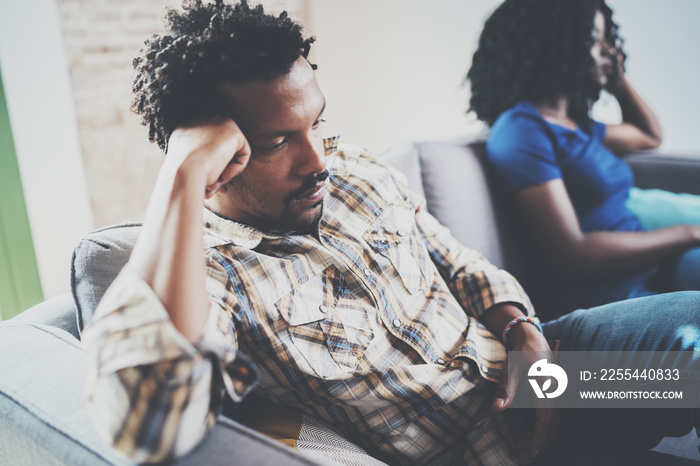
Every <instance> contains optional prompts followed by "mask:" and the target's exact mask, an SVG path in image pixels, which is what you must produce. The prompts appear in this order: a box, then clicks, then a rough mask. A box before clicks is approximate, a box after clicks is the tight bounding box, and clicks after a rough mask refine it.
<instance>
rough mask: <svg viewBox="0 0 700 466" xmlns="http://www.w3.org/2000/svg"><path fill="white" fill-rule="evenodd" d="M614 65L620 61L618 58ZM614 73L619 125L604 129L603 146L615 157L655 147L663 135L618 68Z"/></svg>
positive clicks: (620, 67) (642, 101)
mask: <svg viewBox="0 0 700 466" xmlns="http://www.w3.org/2000/svg"><path fill="white" fill-rule="evenodd" d="M617 62H618V63H621V62H622V60H621V59H619V58H618V60H617ZM618 71H619V79H618V82H617V86H616V87H615V89H613V90H612V93H613V95H614V96H615V98H616V99H617V101H618V103H619V104H620V109H621V110H622V123H620V124H617V125H607V127H606V131H605V138H604V139H603V144H605V146H606V147H608V149H610V150H611V151H613V152H615V153H616V154H619V153H624V152H631V151H635V150H644V149H655V148H657V147H659V146H660V145H661V141H662V139H663V134H662V131H661V125H660V124H659V121H658V120H657V119H656V115H654V112H653V111H652V110H651V108H650V107H649V105H647V103H646V102H644V100H643V99H642V97H641V96H640V95H639V94H638V93H637V91H636V90H635V89H634V88H633V87H632V85H631V84H630V83H629V81H628V80H627V78H626V77H625V74H624V72H623V70H622V66H619V68H618Z"/></svg>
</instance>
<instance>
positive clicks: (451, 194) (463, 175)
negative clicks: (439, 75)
mask: <svg viewBox="0 0 700 466" xmlns="http://www.w3.org/2000/svg"><path fill="white" fill-rule="evenodd" d="M485 151H486V148H485V144H484V142H483V139H479V138H477V139H474V138H469V139H462V140H454V141H426V142H417V143H415V144H413V145H412V146H407V147H403V146H401V147H399V148H394V149H391V150H389V151H387V152H385V153H383V154H381V155H380V158H381V159H382V160H383V161H385V162H387V163H388V164H390V165H392V166H394V167H395V168H397V169H399V170H400V171H402V172H404V173H406V174H407V178H408V183H409V187H410V188H412V189H414V190H416V191H418V192H420V193H421V194H423V195H424V196H425V198H426V202H427V207H428V211H429V212H430V213H431V214H433V215H434V216H435V217H436V218H437V219H438V220H439V221H440V222H441V223H442V224H443V225H445V226H447V227H448V228H449V229H450V231H451V232H452V234H453V235H454V236H455V237H456V238H457V239H458V240H459V241H460V242H461V243H462V244H464V245H465V246H467V247H470V248H472V249H476V250H477V251H479V252H481V253H482V254H483V255H484V256H485V257H486V258H487V259H488V260H489V261H490V262H491V263H493V264H494V265H496V266H498V267H502V268H505V269H507V270H508V271H510V272H511V273H513V274H514V275H515V276H516V277H517V278H518V279H519V280H520V281H521V282H524V283H526V282H527V276H526V273H525V267H524V263H523V258H522V253H521V252H520V249H519V246H520V244H521V241H522V238H521V234H520V233H521V230H520V229H519V228H518V226H517V225H515V221H514V218H515V216H514V215H513V214H512V210H511V209H512V208H511V207H510V206H509V205H508V203H505V202H503V201H502V199H501V196H500V195H499V193H498V192H497V189H496V188H495V184H494V182H493V181H492V179H491V177H490V176H489V173H488V169H487V166H486V152H485ZM414 159H417V160H416V161H414ZM416 171H417V173H416ZM416 180H418V181H416Z"/></svg>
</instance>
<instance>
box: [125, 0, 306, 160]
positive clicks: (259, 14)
mask: <svg viewBox="0 0 700 466" xmlns="http://www.w3.org/2000/svg"><path fill="white" fill-rule="evenodd" d="M165 20H166V28H165V31H164V32H163V33H161V34H154V35H153V36H152V37H151V38H150V39H149V40H147V41H146V42H145V47H144V48H143V49H141V52H140V56H139V57H138V58H136V59H134V61H133V66H134V68H135V70H136V77H135V78H134V82H133V87H132V92H133V93H134V99H133V101H132V103H131V108H132V110H133V111H134V112H136V113H137V114H139V115H141V117H142V118H141V122H142V124H143V125H144V126H146V127H148V138H149V140H150V141H151V142H157V143H158V146H159V147H160V148H161V149H162V150H163V151H166V152H167V144H168V138H169V137H170V134H171V133H172V132H173V131H174V129H175V128H176V127H177V126H178V125H179V124H182V123H184V122H186V121H188V120H191V119H194V118H203V117H209V116H213V115H215V114H217V113H219V103H218V102H219V99H218V98H217V94H216V84H217V83H219V82H221V81H227V82H234V83H245V82H249V81H252V80H258V79H265V80H271V79H275V78H277V77H279V76H283V75H285V74H286V73H288V72H289V70H290V69H291V67H292V65H293V64H294V62H295V61H296V60H297V59H298V58H299V57H304V58H307V57H308V54H309V49H310V48H311V44H312V43H313V42H314V38H313V37H310V38H306V39H305V38H304V37H303V36H302V34H301V26H300V25H298V24H296V23H295V22H294V21H292V20H291V19H290V18H289V17H288V16H287V13H286V12H282V14H280V15H279V16H278V17H276V16H272V15H269V14H266V13H265V12H264V10H263V7H262V5H257V6H255V7H252V8H251V7H250V6H249V5H248V3H247V1H245V0H242V1H241V2H240V3H237V4H235V5H227V4H224V2H223V0H216V1H215V2H213V3H208V4H204V3H202V1H201V0H196V1H194V2H193V3H192V4H191V5H189V6H184V5H183V11H182V12H180V11H177V10H172V9H170V10H168V12H167V14H166V17H165ZM312 67H313V68H314V69H315V68H316V67H315V65H312Z"/></svg>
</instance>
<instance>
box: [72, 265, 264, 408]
mask: <svg viewBox="0 0 700 466" xmlns="http://www.w3.org/2000/svg"><path fill="white" fill-rule="evenodd" d="M222 314H223V311H222V310H221V309H220V307H219V306H218V305H217V304H216V303H214V302H212V303H211V305H210V308H209V315H208V317H207V321H206V324H205V329H204V333H203V337H202V339H201V340H200V341H199V342H197V343H195V344H193V343H191V342H190V341H188V340H187V339H186V338H185V337H184V336H183V335H182V334H181V333H180V332H179V331H178V330H177V329H176V328H175V326H174V325H173V324H172V322H171V320H170V317H169V316H168V313H167V311H166V310H165V308H164V307H163V305H162V303H161V301H160V299H159V298H158V297H157V296H156V294H155V292H154V291H153V290H152V289H151V287H150V286H149V285H148V284H147V283H146V282H145V281H144V280H143V279H142V278H141V277H139V276H138V275H137V274H135V273H133V272H132V271H131V270H129V268H128V266H127V267H126V268H125V269H124V270H122V272H121V273H120V274H119V276H118V277H117V279H116V280H115V282H114V283H113V284H112V286H111V287H110V288H109V289H108V290H107V292H106V293H105V296H104V298H103V299H102V301H101V302H100V304H99V306H98V308H97V310H96V311H95V318H94V319H93V322H92V323H91V324H90V325H89V326H88V328H87V329H86V330H85V332H84V334H83V345H84V347H85V349H86V351H88V352H89V354H91V359H92V363H93V364H94V365H95V366H94V369H96V372H97V373H98V374H100V373H114V372H117V371H119V370H121V369H125V368H130V367H137V366H144V365H151V364H159V363H163V362H166V361H175V360H179V359H200V360H204V359H206V360H210V361H212V364H213V365H214V367H215V368H218V371H219V373H220V374H221V377H222V381H223V385H224V387H225V389H226V391H227V392H228V393H229V395H230V396H231V398H232V399H233V400H235V401H239V400H240V399H242V398H243V397H244V396H245V395H246V394H247V393H248V392H249V391H250V390H251V389H252V388H253V386H254V385H255V383H256V382H257V378H258V373H257V370H256V369H255V367H254V366H253V364H252V363H251V362H250V361H249V360H248V358H246V357H245V356H243V355H242V354H240V353H239V352H238V351H237V349H236V347H235V338H234V337H233V336H229V337H228V338H227V335H225V334H224V333H223V332H222V331H221V330H220V328H222V327H221V326H220V325H219V324H220V319H221V318H225V317H226V316H225V315H222ZM229 325H230V323H229ZM224 328H226V327H224ZM214 383H215V382H214Z"/></svg>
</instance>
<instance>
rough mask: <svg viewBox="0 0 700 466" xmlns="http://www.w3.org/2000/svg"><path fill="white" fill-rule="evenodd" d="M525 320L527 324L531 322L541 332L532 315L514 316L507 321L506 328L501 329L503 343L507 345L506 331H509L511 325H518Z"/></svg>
mask: <svg viewBox="0 0 700 466" xmlns="http://www.w3.org/2000/svg"><path fill="white" fill-rule="evenodd" d="M522 322H526V323H528V324H532V325H534V326H535V327H537V330H539V331H540V333H542V327H540V324H538V323H537V322H535V321H534V320H533V319H532V317H525V316H520V317H516V318H515V319H513V320H511V321H510V322H508V325H506V328H504V329H503V344H504V345H505V346H506V347H508V333H509V332H510V331H511V329H512V328H513V327H515V326H516V325H518V324H519V323H522Z"/></svg>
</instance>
